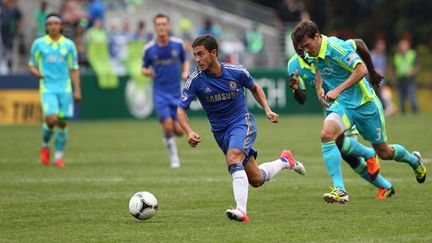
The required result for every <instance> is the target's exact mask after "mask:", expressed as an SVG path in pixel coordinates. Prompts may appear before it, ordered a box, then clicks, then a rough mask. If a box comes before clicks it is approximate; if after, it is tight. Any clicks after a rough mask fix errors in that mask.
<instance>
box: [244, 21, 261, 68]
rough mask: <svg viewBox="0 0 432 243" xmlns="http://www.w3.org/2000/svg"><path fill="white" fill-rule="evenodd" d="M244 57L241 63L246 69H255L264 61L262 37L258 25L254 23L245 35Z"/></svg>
mask: <svg viewBox="0 0 432 243" xmlns="http://www.w3.org/2000/svg"><path fill="white" fill-rule="evenodd" d="M244 42H245V46H246V55H245V57H246V58H245V60H244V61H243V63H244V64H245V66H246V67H248V68H251V67H257V66H260V64H261V63H263V62H264V60H265V53H264V35H263V34H262V33H261V31H259V30H258V23H257V22H254V23H253V24H252V27H251V28H250V29H248V30H246V33H245V40H244Z"/></svg>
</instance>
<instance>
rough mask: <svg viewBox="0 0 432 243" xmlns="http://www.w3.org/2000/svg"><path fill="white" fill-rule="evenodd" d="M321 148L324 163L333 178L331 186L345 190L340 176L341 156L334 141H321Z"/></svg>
mask: <svg viewBox="0 0 432 243" xmlns="http://www.w3.org/2000/svg"><path fill="white" fill-rule="evenodd" d="M321 148H322V154H323V159H324V163H325V164H326V166H327V170H328V172H329V174H330V176H331V178H332V180H333V187H334V188H339V189H341V190H343V191H346V190H345V185H344V183H343V178H342V166H341V164H342V157H341V155H340V152H339V149H338V147H337V146H336V142H334V141H332V142H327V143H321Z"/></svg>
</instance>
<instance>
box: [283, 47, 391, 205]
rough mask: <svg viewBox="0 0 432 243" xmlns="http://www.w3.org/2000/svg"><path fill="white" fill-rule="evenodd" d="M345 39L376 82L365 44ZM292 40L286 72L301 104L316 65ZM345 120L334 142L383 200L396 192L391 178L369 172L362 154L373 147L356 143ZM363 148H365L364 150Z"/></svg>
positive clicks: (311, 80)
mask: <svg viewBox="0 0 432 243" xmlns="http://www.w3.org/2000/svg"><path fill="white" fill-rule="evenodd" d="M345 42H346V43H347V44H348V45H350V46H351V47H352V48H353V49H354V50H355V51H356V52H357V53H358V54H359V56H360V57H361V58H362V60H364V62H365V63H366V66H367V68H368V71H369V73H370V83H371V84H373V86H378V85H379V83H380V82H381V80H382V78H383V77H382V76H381V75H379V74H378V73H377V72H376V71H375V67H374V65H373V63H372V60H371V57H370V54H369V51H368V48H367V46H366V44H365V43H364V42H363V41H362V40H359V39H355V40H353V39H350V40H347V41H345ZM293 44H294V49H295V50H296V53H297V54H296V55H294V56H293V57H291V59H290V60H289V61H288V74H289V75H290V80H289V86H290V87H291V88H292V89H293V91H294V92H293V94H294V99H295V100H296V101H297V102H298V103H300V104H304V102H305V101H306V98H307V96H306V85H305V83H308V85H309V86H312V87H314V86H315V69H314V68H313V66H311V65H310V64H309V63H307V60H306V58H305V56H304V52H303V50H301V49H299V47H298V45H296V44H295V43H293ZM323 88H324V91H325V92H327V91H328V89H327V87H326V86H324V87H323ZM344 122H345V128H346V129H347V130H346V131H345V133H342V134H341V135H339V137H338V138H337V139H336V145H337V146H338V149H339V150H340V152H341V156H342V158H343V159H344V160H345V161H346V162H347V163H348V164H349V165H350V166H351V168H352V169H353V170H354V172H356V173H357V174H359V175H360V176H361V177H362V178H363V179H365V180H366V181H368V182H369V183H371V184H372V185H374V186H375V187H377V188H378V194H377V199H379V200H382V199H386V198H389V197H391V196H392V195H393V194H394V193H395V190H394V188H393V185H392V184H391V182H390V181H388V180H387V179H385V178H384V177H383V176H382V175H381V174H378V175H377V177H376V178H375V179H374V180H372V179H371V178H370V176H369V173H368V170H367V164H366V160H367V159H368V158H363V157H362V156H363V155H365V154H368V153H370V152H372V153H373V151H370V150H373V149H372V148H369V147H365V146H363V145H361V144H359V143H358V142H357V134H358V131H357V129H356V128H355V125H352V124H350V123H349V120H345V121H344ZM351 125H352V126H351ZM365 150H366V152H364V151H365ZM367 150H369V151H367Z"/></svg>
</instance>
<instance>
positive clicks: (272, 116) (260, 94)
mask: <svg viewBox="0 0 432 243" xmlns="http://www.w3.org/2000/svg"><path fill="white" fill-rule="evenodd" d="M250 91H251V93H252V95H253V96H254V98H255V100H256V101H257V102H258V104H260V105H261V107H262V108H263V109H264V111H265V113H266V116H267V118H268V119H269V120H270V121H271V122H273V123H277V122H278V121H279V115H278V114H276V113H274V112H273V111H272V110H271V108H270V106H269V105H268V103H267V98H266V96H265V93H264V90H263V89H262V88H261V86H259V85H258V84H257V83H254V84H253V86H252V88H251V89H250Z"/></svg>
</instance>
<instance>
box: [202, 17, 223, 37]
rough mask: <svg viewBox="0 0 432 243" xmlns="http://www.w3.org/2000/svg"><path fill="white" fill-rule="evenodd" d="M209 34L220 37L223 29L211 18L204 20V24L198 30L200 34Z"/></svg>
mask: <svg viewBox="0 0 432 243" xmlns="http://www.w3.org/2000/svg"><path fill="white" fill-rule="evenodd" d="M205 34H209V35H212V36H213V37H215V38H216V39H219V38H220V34H221V30H220V29H219V28H218V27H216V26H215V25H214V24H213V21H212V20H211V19H210V18H206V19H205V20H204V25H203V26H202V27H201V28H200V29H199V30H198V35H205Z"/></svg>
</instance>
